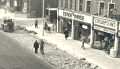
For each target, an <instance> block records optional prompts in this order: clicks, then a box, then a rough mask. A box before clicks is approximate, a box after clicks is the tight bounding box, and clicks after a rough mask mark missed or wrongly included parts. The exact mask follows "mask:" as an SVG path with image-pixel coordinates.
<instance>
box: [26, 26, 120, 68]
mask: <svg viewBox="0 0 120 69" xmlns="http://www.w3.org/2000/svg"><path fill="white" fill-rule="evenodd" d="M26 29H27V30H29V31H30V30H31V31H35V32H37V33H38V34H37V35H36V36H37V37H38V38H43V39H45V40H46V41H48V42H50V43H53V44H55V45H56V46H57V47H58V48H59V49H61V50H64V51H66V52H67V53H69V54H71V55H72V56H74V57H76V58H78V59H80V58H83V57H84V58H86V59H87V60H88V62H90V63H93V64H96V65H98V66H100V67H102V68H103V69H120V58H112V57H110V56H109V55H107V54H106V53H104V52H103V51H100V50H97V49H92V48H90V47H89V45H88V44H85V47H86V49H85V50H83V49H81V48H80V46H81V42H80V41H76V40H65V38H64V35H63V34H60V33H55V32H52V33H47V32H45V31H44V36H43V35H42V33H43V26H42V25H39V28H37V29H36V28H34V26H32V25H30V26H27V27H26Z"/></svg>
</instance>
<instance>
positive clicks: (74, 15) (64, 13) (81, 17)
mask: <svg viewBox="0 0 120 69" xmlns="http://www.w3.org/2000/svg"><path fill="white" fill-rule="evenodd" d="M59 16H62V17H65V18H69V19H74V20H77V21H83V22H87V23H92V17H91V16H87V15H84V14H79V13H75V12H74V13H73V12H71V11H65V10H59Z"/></svg>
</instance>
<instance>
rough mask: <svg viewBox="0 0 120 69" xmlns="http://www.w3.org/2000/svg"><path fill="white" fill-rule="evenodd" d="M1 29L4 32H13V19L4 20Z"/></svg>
mask: <svg viewBox="0 0 120 69" xmlns="http://www.w3.org/2000/svg"><path fill="white" fill-rule="evenodd" d="M1 27H2V30H3V31H4V32H13V31H14V22H13V21H12V19H4V21H3V24H1Z"/></svg>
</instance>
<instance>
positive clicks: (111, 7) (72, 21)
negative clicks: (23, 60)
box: [57, 0, 120, 56]
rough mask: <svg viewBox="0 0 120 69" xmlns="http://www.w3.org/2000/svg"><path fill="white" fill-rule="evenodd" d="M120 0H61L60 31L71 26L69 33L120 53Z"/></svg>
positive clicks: (58, 17)
mask: <svg viewBox="0 0 120 69" xmlns="http://www.w3.org/2000/svg"><path fill="white" fill-rule="evenodd" d="M119 9H120V1H119V0H59V7H58V11H57V13H58V16H57V32H59V33H63V32H64V29H65V28H68V29H69V37H71V38H72V39H75V40H80V41H81V40H83V39H85V42H86V43H88V44H90V46H91V47H93V48H98V49H102V50H105V51H107V52H108V53H109V54H111V55H112V56H117V55H118V53H119V50H120V49H119V47H120V44H119V43H120V42H119V36H120V35H119V30H120V28H119V27H120V24H119V20H120V18H119V14H120V10H119Z"/></svg>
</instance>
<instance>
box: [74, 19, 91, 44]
mask: <svg viewBox="0 0 120 69" xmlns="http://www.w3.org/2000/svg"><path fill="white" fill-rule="evenodd" d="M89 35H90V25H89V24H85V23H83V22H77V21H74V39H75V40H80V41H82V40H83V38H84V39H85V42H86V43H89V42H90V38H89Z"/></svg>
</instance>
